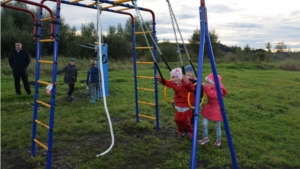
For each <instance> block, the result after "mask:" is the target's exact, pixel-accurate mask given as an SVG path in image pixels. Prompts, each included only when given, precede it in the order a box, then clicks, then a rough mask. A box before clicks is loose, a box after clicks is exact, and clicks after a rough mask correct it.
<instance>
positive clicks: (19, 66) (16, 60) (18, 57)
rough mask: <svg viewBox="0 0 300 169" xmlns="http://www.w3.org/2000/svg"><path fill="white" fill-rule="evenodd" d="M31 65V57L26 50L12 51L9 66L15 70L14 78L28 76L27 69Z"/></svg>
mask: <svg viewBox="0 0 300 169" xmlns="http://www.w3.org/2000/svg"><path fill="white" fill-rule="evenodd" d="M29 63H30V57H29V54H28V51H27V50H26V49H22V50H20V51H19V52H17V51H16V50H12V51H11V52H10V54H9V66H10V67H11V68H12V70H13V75H14V76H23V75H24V74H26V75H27V67H28V65H29Z"/></svg>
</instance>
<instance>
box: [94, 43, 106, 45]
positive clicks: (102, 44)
mask: <svg viewBox="0 0 300 169" xmlns="http://www.w3.org/2000/svg"><path fill="white" fill-rule="evenodd" d="M94 44H95V45H99V42H94ZM101 45H104V44H103V43H102V44H101Z"/></svg>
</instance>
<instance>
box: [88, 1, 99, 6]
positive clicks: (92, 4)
mask: <svg viewBox="0 0 300 169" xmlns="http://www.w3.org/2000/svg"><path fill="white" fill-rule="evenodd" d="M101 3H102V2H99V4H101ZM94 5H96V3H95V2H93V3H91V4H86V6H94Z"/></svg>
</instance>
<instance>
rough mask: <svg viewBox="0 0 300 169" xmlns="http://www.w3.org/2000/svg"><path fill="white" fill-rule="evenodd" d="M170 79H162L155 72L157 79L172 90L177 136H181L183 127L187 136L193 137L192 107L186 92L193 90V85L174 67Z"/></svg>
mask: <svg viewBox="0 0 300 169" xmlns="http://www.w3.org/2000/svg"><path fill="white" fill-rule="evenodd" d="M170 75H171V80H165V79H164V80H163V79H162V78H161V77H160V75H159V74H158V73H157V74H156V78H157V80H158V81H159V82H160V83H161V84H163V81H164V82H165V84H163V85H165V86H167V87H170V88H172V89H173V90H174V92H175V93H174V102H175V109H176V114H175V123H176V124H177V127H178V136H179V137H181V136H182V132H183V129H184V128H185V129H186V130H187V131H188V133H189V137H190V138H192V137H193V125H192V123H191V117H192V115H193V109H191V108H190V107H189V105H188V102H187V96H188V92H194V90H195V86H194V85H193V83H192V82H190V81H189V78H188V77H187V76H185V75H182V72H181V69H180V68H176V69H173V70H172V71H171V72H170Z"/></svg>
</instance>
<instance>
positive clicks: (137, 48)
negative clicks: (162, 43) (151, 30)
mask: <svg viewBox="0 0 300 169" xmlns="http://www.w3.org/2000/svg"><path fill="white" fill-rule="evenodd" d="M135 49H136V50H139V49H153V47H152V46H150V47H149V46H147V47H135Z"/></svg>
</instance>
